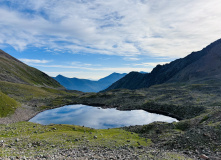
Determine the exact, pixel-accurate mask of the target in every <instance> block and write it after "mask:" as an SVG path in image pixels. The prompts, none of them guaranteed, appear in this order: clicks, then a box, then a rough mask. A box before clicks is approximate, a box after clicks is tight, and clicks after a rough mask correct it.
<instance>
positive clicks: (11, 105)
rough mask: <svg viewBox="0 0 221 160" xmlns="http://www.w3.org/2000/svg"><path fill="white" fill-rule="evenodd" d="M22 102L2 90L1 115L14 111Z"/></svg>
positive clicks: (0, 99)
mask: <svg viewBox="0 0 221 160" xmlns="http://www.w3.org/2000/svg"><path fill="white" fill-rule="evenodd" d="M19 106H20V104H19V103H18V102H17V101H15V100H14V99H12V98H10V97H9V96H7V95H5V94H4V93H2V92H1V91H0V117H6V116H8V115H9V114H11V113H13V112H14V111H15V109H16V108H17V107H19Z"/></svg>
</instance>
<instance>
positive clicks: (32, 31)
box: [0, 0, 221, 79]
mask: <svg viewBox="0 0 221 160" xmlns="http://www.w3.org/2000/svg"><path fill="white" fill-rule="evenodd" d="M220 8H221V1H220V0H210V1H208V0H157V1H156V0H22V1H21V0H1V1H0V15H1V16H0V30H1V32H0V48H1V49H2V50H4V51H6V52H7V53H9V54H11V55H12V56H14V57H16V58H18V59H20V60H21V61H23V62H24V63H26V64H28V65H30V66H33V67H35V68H38V69H40V70H41V71H43V72H45V73H47V74H48V75H50V76H56V75H58V74H62V75H64V76H67V77H78V78H87V79H99V78H102V77H105V76H107V75H109V74H111V73H113V72H118V73H128V72H130V71H145V72H150V71H151V70H152V68H153V67H155V66H156V65H157V64H165V63H168V62H170V61H172V60H174V59H177V58H182V57H184V56H186V55H188V54H190V53H191V52H192V51H198V50H201V49H202V48H204V47H206V46H207V45H208V44H210V43H211V42H213V41H215V40H217V39H219V38H221V29H220V28H221V20H220V18H221V9H220Z"/></svg>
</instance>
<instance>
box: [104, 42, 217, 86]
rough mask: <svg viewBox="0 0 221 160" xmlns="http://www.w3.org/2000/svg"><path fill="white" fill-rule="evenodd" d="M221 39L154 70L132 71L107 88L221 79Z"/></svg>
mask: <svg viewBox="0 0 221 160" xmlns="http://www.w3.org/2000/svg"><path fill="white" fill-rule="evenodd" d="M220 68H221V39H218V40H217V41H215V42H213V43H211V44H210V45H208V46H207V47H205V48H203V49H202V50H201V51H198V52H192V53H191V54H189V55H188V56H186V57H184V58H180V59H177V60H175V61H172V62H171V63H169V64H165V65H157V66H156V67H155V68H154V69H153V70H152V72H150V73H146V74H141V73H136V72H131V73H129V74H128V75H126V76H125V77H124V78H122V79H120V80H119V81H117V82H115V83H114V84H113V85H111V86H110V87H109V88H107V90H111V89H118V88H127V89H139V88H147V87H150V86H152V85H155V84H162V83H171V82H189V83H191V82H193V81H200V80H204V79H221V70H220Z"/></svg>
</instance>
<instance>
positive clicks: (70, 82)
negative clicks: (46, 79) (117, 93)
mask: <svg viewBox="0 0 221 160" xmlns="http://www.w3.org/2000/svg"><path fill="white" fill-rule="evenodd" d="M125 75H126V73H123V74H120V73H112V74H110V75H109V76H107V77H104V78H102V79H100V80H98V81H92V80H88V79H78V78H67V77H64V76H62V75H58V76H57V77H53V78H54V79H55V80H57V81H58V82H59V83H60V84H61V85H63V86H64V87H65V88H66V89H68V90H78V91H82V92H99V91H101V90H104V89H106V88H107V87H109V86H110V85H111V84H113V83H114V82H116V81H117V80H119V79H121V78H123V77H124V76H125Z"/></svg>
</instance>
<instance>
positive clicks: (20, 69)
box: [0, 50, 63, 88]
mask: <svg viewBox="0 0 221 160" xmlns="http://www.w3.org/2000/svg"><path fill="white" fill-rule="evenodd" d="M0 81H7V82H12V83H22V84H29V85H34V86H45V87H50V88H63V87H62V86H61V85H60V84H59V83H58V82H57V81H55V80H54V79H53V78H51V77H49V76H48V75H46V74H45V73H43V72H41V71H39V70H37V69H35V68H33V67H29V66H28V65H26V64H24V63H22V62H20V61H19V60H17V59H15V58H14V57H12V56H10V55H9V54H7V53H5V52H4V51H2V50H0Z"/></svg>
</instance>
